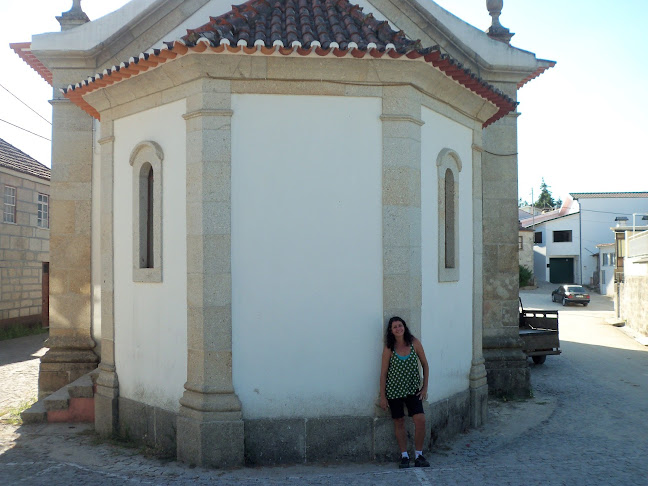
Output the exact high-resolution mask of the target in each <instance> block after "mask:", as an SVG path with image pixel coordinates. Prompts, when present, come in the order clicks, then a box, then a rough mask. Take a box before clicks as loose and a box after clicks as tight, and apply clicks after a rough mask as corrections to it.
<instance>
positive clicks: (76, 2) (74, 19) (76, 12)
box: [56, 0, 90, 30]
mask: <svg viewBox="0 0 648 486" xmlns="http://www.w3.org/2000/svg"><path fill="white" fill-rule="evenodd" d="M56 20H58V22H59V24H61V30H70V29H73V28H74V27H76V26H78V25H81V24H85V23H86V22H90V19H89V18H88V16H87V15H86V13H85V12H84V11H83V10H82V9H81V0H72V8H71V9H70V10H68V11H67V12H63V13H62V14H61V16H60V17H56Z"/></svg>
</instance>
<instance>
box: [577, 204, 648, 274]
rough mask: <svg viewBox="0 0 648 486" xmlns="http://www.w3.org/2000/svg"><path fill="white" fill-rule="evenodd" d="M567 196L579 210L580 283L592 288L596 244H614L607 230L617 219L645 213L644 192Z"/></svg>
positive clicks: (647, 206)
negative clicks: (574, 202) (576, 204)
mask: <svg viewBox="0 0 648 486" xmlns="http://www.w3.org/2000/svg"><path fill="white" fill-rule="evenodd" d="M571 196H572V197H573V198H574V199H575V200H576V201H577V202H578V204H579V207H580V216H579V222H578V225H579V228H580V232H581V239H580V241H581V243H580V247H579V255H580V262H581V269H580V272H581V275H582V276H583V278H582V280H581V281H580V283H582V284H585V285H593V284H594V283H595V277H594V274H595V273H596V271H597V268H596V258H594V257H595V255H596V253H598V252H597V249H596V245H598V244H600V243H613V242H614V240H613V239H612V235H611V234H610V227H612V226H614V225H615V221H616V220H617V218H623V217H626V218H629V219H632V214H633V213H638V212H646V211H648V192H590V193H588V192H582V193H576V192H574V193H571Z"/></svg>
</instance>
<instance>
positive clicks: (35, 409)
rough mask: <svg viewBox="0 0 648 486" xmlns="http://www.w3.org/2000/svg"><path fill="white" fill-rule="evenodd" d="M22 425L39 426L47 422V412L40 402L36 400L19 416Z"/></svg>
mask: <svg viewBox="0 0 648 486" xmlns="http://www.w3.org/2000/svg"><path fill="white" fill-rule="evenodd" d="M20 418H21V419H22V421H23V424H40V423H43V422H47V410H45V404H43V401H42V400H38V401H37V402H36V403H34V404H33V405H32V406H31V407H29V408H28V409H27V410H24V411H23V412H21V414H20Z"/></svg>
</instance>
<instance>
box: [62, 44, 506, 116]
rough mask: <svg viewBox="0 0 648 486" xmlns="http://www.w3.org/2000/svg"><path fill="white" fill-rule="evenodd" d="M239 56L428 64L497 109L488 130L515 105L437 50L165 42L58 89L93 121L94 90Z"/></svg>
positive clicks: (95, 112)
mask: <svg viewBox="0 0 648 486" xmlns="http://www.w3.org/2000/svg"><path fill="white" fill-rule="evenodd" d="M189 53H192V54H203V53H206V54H210V53H213V54H242V55H245V54H247V55H255V54H258V53H261V54H263V55H280V56H282V57H285V56H289V55H293V56H295V55H299V56H302V57H303V56H309V55H311V56H320V57H324V56H329V57H331V58H342V57H351V58H356V59H361V58H365V57H366V58H367V59H373V58H377V59H379V58H385V59H404V60H410V61H414V60H422V61H424V62H427V63H429V64H431V65H432V66H433V67H435V68H437V69H439V70H440V71H442V72H444V74H446V75H447V76H448V77H450V78H451V79H453V80H455V81H456V82H458V83H459V84H462V85H463V86H464V87H465V88H467V89H469V90H471V91H473V92H475V93H476V94H477V95H479V96H481V97H482V98H483V99H485V100H487V101H489V102H491V103H492V104H493V105H495V106H496V107H497V108H498V111H497V112H496V113H495V114H494V115H493V116H492V117H491V118H490V119H488V120H486V122H484V123H483V127H487V126H489V125H491V124H492V123H494V122H496V121H497V120H499V119H500V118H502V117H504V116H505V115H507V114H508V113H510V112H511V111H514V110H515V108H516V106H517V102H515V101H513V100H511V99H510V98H508V97H507V96H506V95H504V94H501V93H500V92H499V91H498V90H496V89H495V88H493V87H492V86H491V85H489V84H488V83H485V82H484V81H481V80H480V79H478V78H476V77H474V75H472V74H471V73H470V72H467V71H463V70H462V69H461V68H460V67H458V66H456V65H455V64H454V63H453V60H452V59H451V58H449V56H447V55H444V54H441V53H440V51H433V52H431V53H428V54H427V55H423V54H422V53H421V52H417V51H411V52H409V53H407V54H400V53H398V52H396V51H395V50H389V51H384V52H380V51H378V50H376V49H371V50H368V51H362V50H360V49H355V48H351V49H347V50H342V49H339V48H337V47H335V48H331V49H322V48H321V47H311V48H309V49H304V48H302V47H301V46H299V45H296V46H293V47H283V46H282V45H277V46H273V47H270V48H267V47H258V46H257V47H247V45H238V46H236V47H232V46H230V45H229V44H226V43H225V44H221V45H219V46H218V47H212V46H208V45H207V42H198V43H197V44H196V45H195V46H192V47H187V46H186V45H185V44H184V43H182V42H180V41H174V42H172V43H168V45H167V49H164V48H163V49H153V50H152V52H146V53H141V54H140V55H139V56H138V57H136V58H130V60H129V61H128V62H123V63H121V64H120V65H119V66H113V67H112V68H110V69H106V70H104V71H103V73H97V74H95V75H94V76H90V77H88V78H87V79H85V80H83V81H82V82H80V83H77V84H75V85H69V86H68V87H67V88H64V89H61V92H62V93H63V94H64V96H65V97H67V98H68V99H70V100H71V101H72V102H73V103H75V104H76V105H77V106H79V107H80V108H82V109H83V110H84V111H86V113H88V114H90V115H91V116H93V117H94V118H96V119H99V118H100V115H99V113H98V112H97V110H96V109H94V108H93V107H92V106H91V105H90V104H89V103H88V102H87V101H85V100H84V99H83V96H84V95H86V94H89V93H91V92H93V91H95V90H97V89H101V88H104V87H106V86H110V85H112V84H114V83H117V82H120V81H122V80H123V79H128V78H130V77H133V76H137V75H138V74H140V73H141V72H144V71H147V70H149V69H154V68H156V67H158V65H159V64H162V63H165V62H166V61H168V60H172V59H175V58H176V57H178V56H183V55H186V54H189Z"/></svg>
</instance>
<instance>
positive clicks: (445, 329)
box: [421, 107, 473, 402]
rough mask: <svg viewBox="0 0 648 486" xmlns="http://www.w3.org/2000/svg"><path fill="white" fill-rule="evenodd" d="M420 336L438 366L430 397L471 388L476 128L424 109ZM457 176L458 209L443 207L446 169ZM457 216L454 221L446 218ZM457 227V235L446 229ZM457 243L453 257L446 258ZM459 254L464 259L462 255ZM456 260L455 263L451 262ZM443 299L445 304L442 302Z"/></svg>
mask: <svg viewBox="0 0 648 486" xmlns="http://www.w3.org/2000/svg"><path fill="white" fill-rule="evenodd" d="M421 119H422V120H423V121H424V122H425V124H424V125H423V126H422V127H421V270H422V292H421V295H422V305H421V342H422V343H423V346H424V348H425V352H426V355H427V358H428V361H429V363H430V369H432V370H435V371H434V376H435V385H434V386H432V387H430V392H429V395H430V397H429V401H430V402H434V401H435V400H438V399H441V398H444V397H447V396H449V395H451V394H452V393H458V392H460V391H463V390H466V389H467V388H468V374H469V372H470V363H471V359H472V322H473V317H472V312H473V306H472V296H473V213H472V210H473V203H472V197H473V187H472V184H473V180H472V177H473V174H472V157H473V150H472V140H473V139H472V135H473V134H472V130H471V128H469V127H467V126H464V125H462V124H460V123H458V122H456V121H454V120H452V119H450V118H447V117H445V116H443V115H440V114H439V113H436V112H434V111H432V110H430V109H428V108H425V107H423V108H422V109H421ZM448 170H450V171H451V173H452V176H453V177H452V178H453V179H454V191H455V194H454V201H455V206H454V208H453V209H454V212H448V211H446V210H445V207H444V204H446V195H447V193H448V191H447V190H446V181H447V180H448V178H447V176H446V174H447V171H448ZM447 217H453V218H454V221H453V224H450V225H448V224H446V223H447V221H445V219H446V218H447ZM452 229H454V237H455V240H454V241H453V240H452V238H448V237H447V236H448V235H444V234H443V232H444V231H448V230H452ZM446 244H454V245H455V246H454V248H456V250H455V251H456V253H455V254H454V256H455V258H456V259H455V261H454V262H452V261H447V256H446ZM459 256H460V260H459ZM453 264H454V268H453V267H452V265H453ZM439 302H443V305H438V303H439Z"/></svg>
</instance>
